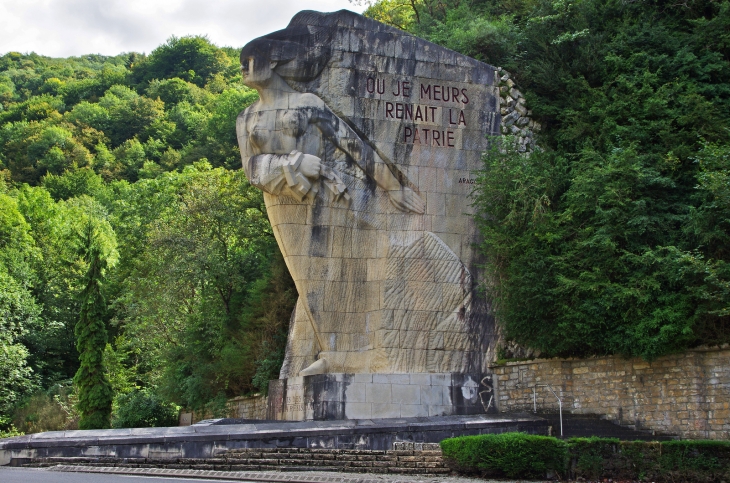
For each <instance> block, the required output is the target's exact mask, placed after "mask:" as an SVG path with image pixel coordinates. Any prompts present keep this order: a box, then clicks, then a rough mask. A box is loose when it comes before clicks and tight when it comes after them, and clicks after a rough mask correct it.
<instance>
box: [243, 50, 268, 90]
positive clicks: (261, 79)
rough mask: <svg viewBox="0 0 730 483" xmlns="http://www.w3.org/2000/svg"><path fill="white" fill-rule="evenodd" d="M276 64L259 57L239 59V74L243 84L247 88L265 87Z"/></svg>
mask: <svg viewBox="0 0 730 483" xmlns="http://www.w3.org/2000/svg"><path fill="white" fill-rule="evenodd" d="M275 65H276V62H270V61H267V60H266V59H262V58H260V57H249V58H247V59H241V73H242V74H243V83H244V84H246V85H247V86H249V87H254V88H256V87H266V85H267V84H268V83H269V81H270V80H271V77H272V75H273V70H272V69H273V68H274V66H275Z"/></svg>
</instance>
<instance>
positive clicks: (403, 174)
mask: <svg viewBox="0 0 730 483" xmlns="http://www.w3.org/2000/svg"><path fill="white" fill-rule="evenodd" d="M241 68H242V72H243V77H244V82H245V84H246V85H248V86H250V87H253V88H255V89H256V90H257V91H258V92H259V94H260V100H259V101H257V102H256V103H254V104H253V105H252V106H250V107H249V108H248V109H246V110H245V111H244V112H242V113H241V114H240V115H239V117H238V121H237V133H238V142H239V146H240V149H241V156H242V161H243V168H244V170H245V172H246V175H247V176H248V178H249V180H250V181H251V183H252V184H253V185H254V186H257V187H258V188H260V189H262V190H263V192H264V200H265V202H266V207H267V210H268V214H269V218H270V220H271V225H272V227H273V230H274V234H275V236H276V239H277V242H278V244H279V247H280V248H281V251H282V253H283V255H284V259H285V260H286V264H287V266H288V268H289V270H290V272H291V275H292V277H293V279H294V281H295V283H296V286H297V290H298V292H299V300H298V302H297V304H296V308H295V310H294V313H293V314H292V319H291V326H290V332H289V339H288V343H287V348H286V358H285V361H284V365H283V367H282V369H281V374H280V379H279V380H278V381H272V382H271V385H270V391H269V408H268V417H269V418H271V419H344V418H346V419H350V418H363V417H367V418H370V417H389V416H396V417H400V416H428V415H441V414H465V413H474V412H484V411H485V410H486V409H487V408H490V407H491V405H490V403H491V400H490V398H491V397H492V395H493V394H492V393H491V384H490V383H489V378H488V377H486V378H485V377H484V376H485V373H486V364H487V362H488V361H490V360H491V359H492V358H493V352H494V350H495V347H494V346H495V343H496V341H497V334H496V329H495V325H494V321H493V319H492V317H491V316H490V315H489V311H488V305H487V302H486V300H485V299H484V296H483V295H481V294H480V293H479V291H478V282H479V280H480V273H481V269H480V265H482V264H483V263H484V260H483V259H481V258H480V255H479V253H478V251H477V249H476V248H475V243H478V242H479V238H478V232H477V229H476V226H475V222H474V219H473V217H472V216H471V214H472V213H473V209H472V207H471V200H470V193H471V190H472V188H473V184H474V172H475V170H477V169H479V168H480V164H481V161H480V158H481V156H482V153H483V152H484V151H485V149H486V148H487V145H488V139H487V137H488V135H496V134H498V133H499V124H500V99H499V89H498V82H499V79H498V78H497V77H496V72H495V68H494V67H492V66H489V65H486V64H484V63H481V62H479V61H477V60H474V59H471V58H469V57H466V56H463V55H460V54H458V53H456V52H453V51H451V50H448V49H445V48H443V47H439V46H437V45H434V44H432V43H430V42H427V41H425V40H422V39H419V38H417V37H414V36H412V35H410V34H408V33H406V32H403V31H401V30H398V29H396V28H393V27H390V26H387V25H384V24H382V23H379V22H377V21H374V20H371V19H367V18H364V17H362V16H361V15H357V14H355V13H352V12H349V11H346V10H342V11H339V12H335V13H319V12H313V11H303V12H300V13H298V14H297V15H296V16H295V17H294V18H293V19H292V20H291V22H290V24H289V26H288V27H287V28H286V29H284V30H281V31H278V32H274V33H271V34H269V35H265V36H263V37H260V38H258V39H255V40H253V41H251V42H250V43H249V44H247V45H246V46H245V47H244V48H243V50H242V51H241ZM488 401H489V402H488Z"/></svg>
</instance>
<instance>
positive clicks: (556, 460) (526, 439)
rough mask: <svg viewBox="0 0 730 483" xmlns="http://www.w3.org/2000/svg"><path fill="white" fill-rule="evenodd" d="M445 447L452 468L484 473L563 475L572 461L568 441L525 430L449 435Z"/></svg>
mask: <svg viewBox="0 0 730 483" xmlns="http://www.w3.org/2000/svg"><path fill="white" fill-rule="evenodd" d="M441 450H442V452H443V455H444V458H445V460H446V461H447V463H448V464H449V466H451V468H452V469H454V470H456V471H460V472H463V473H469V474H481V475H482V476H506V477H508V478H541V477H545V475H546V474H548V473H557V474H563V473H564V472H565V468H566V464H567V461H568V445H567V444H566V443H565V442H563V441H560V440H559V439H557V438H551V437H549V436H534V435H530V434H524V433H503V434H483V435H480V436H461V437H458V438H449V439H446V440H444V441H442V442H441Z"/></svg>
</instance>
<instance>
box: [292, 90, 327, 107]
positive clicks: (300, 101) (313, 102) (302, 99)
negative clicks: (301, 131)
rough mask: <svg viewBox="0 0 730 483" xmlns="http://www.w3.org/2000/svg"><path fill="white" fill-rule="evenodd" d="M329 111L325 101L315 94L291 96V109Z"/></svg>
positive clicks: (293, 94)
mask: <svg viewBox="0 0 730 483" xmlns="http://www.w3.org/2000/svg"><path fill="white" fill-rule="evenodd" d="M306 108H315V109H327V106H326V105H325V103H324V101H323V100H322V99H320V98H319V97H318V96H317V95H315V94H310V93H309V92H304V93H299V92H297V93H291V94H289V109H306Z"/></svg>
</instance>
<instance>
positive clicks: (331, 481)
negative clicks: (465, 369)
mask: <svg viewBox="0 0 730 483" xmlns="http://www.w3.org/2000/svg"><path fill="white" fill-rule="evenodd" d="M48 470H49V471H63V472H70V473H103V474H110V475H138V476H175V477H177V478H207V479H211V480H229V481H230V480H239V481H261V482H270V483H281V482H286V483H383V480H374V479H367V478H347V477H343V476H321V475H317V476H315V475H312V476H309V477H306V476H301V475H287V474H281V476H279V475H278V474H273V473H260V472H248V471H214V470H183V469H171V468H120V467H114V466H80V465H79V466H76V465H57V466H51V467H49V468H48ZM429 476H430V475H429ZM415 481H416V480H392V481H391V482H390V483H415Z"/></svg>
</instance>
